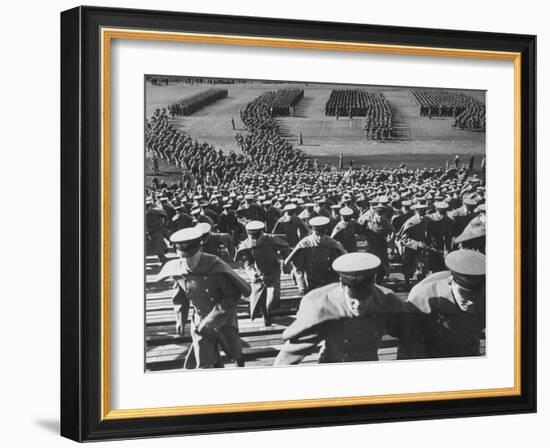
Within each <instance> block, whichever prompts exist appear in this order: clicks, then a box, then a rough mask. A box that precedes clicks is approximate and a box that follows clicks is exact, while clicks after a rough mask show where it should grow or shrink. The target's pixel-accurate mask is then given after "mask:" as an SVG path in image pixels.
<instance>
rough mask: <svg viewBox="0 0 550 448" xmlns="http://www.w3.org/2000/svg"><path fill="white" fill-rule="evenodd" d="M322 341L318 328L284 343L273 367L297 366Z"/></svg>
mask: <svg viewBox="0 0 550 448" xmlns="http://www.w3.org/2000/svg"><path fill="white" fill-rule="evenodd" d="M321 341H322V337H321V335H320V334H319V329H318V328H315V327H314V328H313V329H312V330H311V331H309V332H307V333H304V334H303V335H300V336H299V337H297V338H293V339H290V340H288V341H286V342H285V344H284V345H283V347H282V348H281V351H280V352H279V354H278V355H277V357H276V358H275V361H274V362H273V365H274V366H289V365H293V364H299V363H300V362H301V361H302V360H303V359H304V358H305V357H306V356H308V355H310V354H311V353H313V352H314V351H315V347H317V345H319V343H320V342H321Z"/></svg>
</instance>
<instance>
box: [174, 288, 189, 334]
mask: <svg viewBox="0 0 550 448" xmlns="http://www.w3.org/2000/svg"><path fill="white" fill-rule="evenodd" d="M172 303H173V306H174V312H175V313H176V333H178V334H179V335H183V333H184V330H185V322H187V316H188V315H189V298H188V297H187V294H185V291H184V290H183V289H182V288H181V287H180V285H179V284H178V283H177V282H176V283H175V286H174V294H173V295H172Z"/></svg>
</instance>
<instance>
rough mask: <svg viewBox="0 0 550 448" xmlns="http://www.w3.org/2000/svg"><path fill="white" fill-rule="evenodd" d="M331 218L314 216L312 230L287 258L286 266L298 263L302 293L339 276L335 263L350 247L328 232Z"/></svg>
mask: <svg viewBox="0 0 550 448" xmlns="http://www.w3.org/2000/svg"><path fill="white" fill-rule="evenodd" d="M329 222H330V220H329V219H328V218H327V217H326V216H316V217H315V218H311V220H310V221H309V225H310V226H311V228H312V233H311V235H309V236H306V237H305V238H303V239H302V240H301V241H300V242H299V243H298V244H297V245H296V247H295V248H294V250H293V251H292V252H291V253H290V255H289V256H288V257H287V259H286V260H285V262H284V263H285V265H289V264H290V263H291V262H292V264H293V265H294V272H293V275H294V279H295V281H296V284H297V286H298V291H299V292H300V294H305V293H306V292H308V291H311V290H312V289H315V288H319V287H320V286H323V285H326V284H327V283H331V282H334V281H336V280H337V279H338V275H337V274H336V273H335V272H334V270H333V269H332V262H333V261H334V260H335V259H336V258H338V257H339V256H340V255H342V254H345V253H346V250H345V249H344V247H343V246H342V245H341V244H340V243H339V242H338V241H335V240H333V239H332V238H330V237H329V236H327V235H326V232H327V225H328V224H329Z"/></svg>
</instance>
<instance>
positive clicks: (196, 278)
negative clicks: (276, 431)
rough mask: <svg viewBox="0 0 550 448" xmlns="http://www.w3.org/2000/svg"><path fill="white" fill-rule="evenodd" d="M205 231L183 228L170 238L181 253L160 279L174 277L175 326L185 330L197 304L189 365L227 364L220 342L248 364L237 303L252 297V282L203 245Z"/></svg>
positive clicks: (205, 366)
mask: <svg viewBox="0 0 550 448" xmlns="http://www.w3.org/2000/svg"><path fill="white" fill-rule="evenodd" d="M201 238H202V232H201V231H200V230H199V229H198V228H196V227H190V228H186V229H182V230H179V231H178V232H176V233H174V234H172V236H171V237H170V241H171V243H172V244H173V245H174V247H175V248H176V253H177V254H178V256H179V258H178V259H175V260H170V261H168V262H167V263H166V264H165V265H164V266H163V268H162V269H161V271H160V273H159V274H158V276H157V281H160V280H163V279H166V278H172V279H174V280H175V282H176V283H175V290H174V295H173V297H172V300H173V304H174V310H175V311H176V315H177V324H176V329H177V331H178V333H179V334H183V331H184V325H185V322H186V320H187V316H188V312H189V308H190V307H192V310H193V312H192V316H191V339H192V347H191V349H190V350H189V351H188V353H187V357H186V359H185V368H188V369H192V368H199V369H207V368H212V367H223V363H222V361H221V358H220V353H219V347H221V348H223V350H224V352H225V353H226V354H227V356H229V357H231V358H232V359H233V360H234V361H235V363H236V364H237V366H240V367H242V366H244V359H243V356H242V349H241V342H240V339H239V326H238V322H237V311H236V307H237V302H238V300H239V298H240V297H241V295H243V296H248V295H249V294H250V287H249V286H248V283H246V281H244V280H243V279H242V278H241V277H239V276H238V275H237V274H236V273H235V272H234V271H233V270H232V269H231V268H230V267H229V266H228V265H227V264H226V263H224V262H223V261H222V260H220V259H219V258H218V257H216V256H214V255H210V254H206V253H204V252H202V250H201Z"/></svg>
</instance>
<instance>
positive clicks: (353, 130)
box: [145, 82, 485, 176]
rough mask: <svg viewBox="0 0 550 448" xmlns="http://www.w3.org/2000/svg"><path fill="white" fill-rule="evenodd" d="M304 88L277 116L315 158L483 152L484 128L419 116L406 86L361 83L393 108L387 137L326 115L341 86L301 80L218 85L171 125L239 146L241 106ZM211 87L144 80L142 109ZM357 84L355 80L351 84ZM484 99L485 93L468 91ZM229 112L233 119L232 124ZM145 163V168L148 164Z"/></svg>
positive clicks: (415, 161)
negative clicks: (207, 101)
mask: <svg viewBox="0 0 550 448" xmlns="http://www.w3.org/2000/svg"><path fill="white" fill-rule="evenodd" d="M289 85H290V86H292V87H299V88H303V89H304V98H303V99H302V100H301V101H300V102H299V103H298V105H297V106H296V108H295V116H293V117H279V118H277V120H278V122H279V124H280V129H281V132H282V134H283V136H284V137H285V138H286V139H288V140H289V141H290V142H292V143H293V145H295V146H296V147H299V148H300V149H301V150H302V151H304V152H305V153H306V154H308V155H309V156H310V157H312V158H315V159H317V160H318V162H319V164H324V163H328V164H329V165H330V164H337V161H338V155H339V154H340V153H343V154H344V157H345V164H346V165H347V164H348V163H349V160H353V162H354V166H356V167H360V166H361V165H368V166H371V167H381V166H398V165H399V164H400V163H401V162H405V163H406V164H407V165H408V166H410V167H413V168H416V167H426V166H427V167H437V166H444V165H445V160H452V158H453V157H454V155H455V154H458V155H461V156H463V158H464V160H466V158H467V157H469V156H470V154H475V155H477V157H476V159H477V161H476V162H477V164H479V161H480V160H481V155H482V154H484V153H485V133H484V132H473V131H467V130H458V129H454V128H452V127H451V122H452V119H450V118H432V119H429V118H427V117H420V116H419V115H418V110H417V106H416V103H415V102H414V100H413V99H412V97H411V95H410V94H409V91H408V89H406V88H396V87H370V86H368V87H365V88H367V89H369V90H377V91H380V92H382V93H384V96H385V97H386V100H387V101H388V103H389V105H390V108H391V109H392V114H393V119H394V127H395V128H396V132H395V135H396V138H395V139H392V140H386V141H372V140H367V139H366V138H365V134H364V130H363V127H364V118H362V117H356V118H353V119H351V120H350V119H349V118H348V117H340V119H339V120H336V118H335V117H325V114H324V107H325V103H326V101H327V99H328V97H329V95H330V92H331V90H332V89H333V88H336V87H338V88H342V87H345V86H341V85H338V86H334V85H317V84H304V83H296V84H294V83H292V84H289V83H260V82H254V83H247V84H230V85H221V86H218V87H223V88H227V90H228V97H227V98H224V99H222V100H220V101H217V102H216V103H214V104H211V105H209V106H207V107H205V108H203V109H201V110H199V111H197V112H195V113H194V114H193V115H191V116H189V117H177V118H175V119H174V120H173V124H174V126H175V127H177V128H179V129H182V130H184V131H185V132H186V133H188V134H189V135H191V136H192V137H193V138H196V139H197V140H199V141H204V142H208V143H210V144H212V145H214V146H215V147H217V148H221V149H222V150H223V151H224V152H228V151H230V150H234V151H235V152H239V148H238V145H237V142H236V140H235V133H236V132H246V131H245V130H244V129H243V126H242V123H241V121H240V115H239V110H240V109H243V108H244V107H245V106H246V104H248V103H249V102H250V101H252V100H253V99H254V98H256V97H257V96H259V95H261V94H262V93H264V92H266V91H268V90H274V89H278V88H284V87H289ZM210 87H212V85H210V84H194V85H191V84H184V83H181V84H171V85H169V86H152V85H151V84H149V83H147V84H146V91H145V92H146V114H147V116H150V115H151V114H152V113H153V112H154V111H155V109H156V108H158V107H163V106H166V105H168V104H169V103H171V102H174V101H176V100H178V99H182V98H186V97H188V96H190V95H192V94H194V93H196V92H199V91H202V90H205V89H208V88H210ZM354 87H356V86H354ZM467 93H468V94H470V95H473V96H475V97H476V98H478V99H480V100H482V101H484V93H483V92H480V91H472V92H467ZM231 118H233V119H234V120H235V124H236V128H237V129H236V130H233V128H232V124H231ZM300 132H301V133H302V136H303V143H304V144H303V145H302V146H299V145H298V135H299V133H300ZM147 165H148V169H149V165H150V164H147ZM161 171H163V172H165V173H166V174H167V175H169V176H170V175H171V174H172V173H173V172H176V173H177V171H178V170H177V169H175V168H172V167H168V166H165V165H163V164H161ZM148 174H150V171H148Z"/></svg>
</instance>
